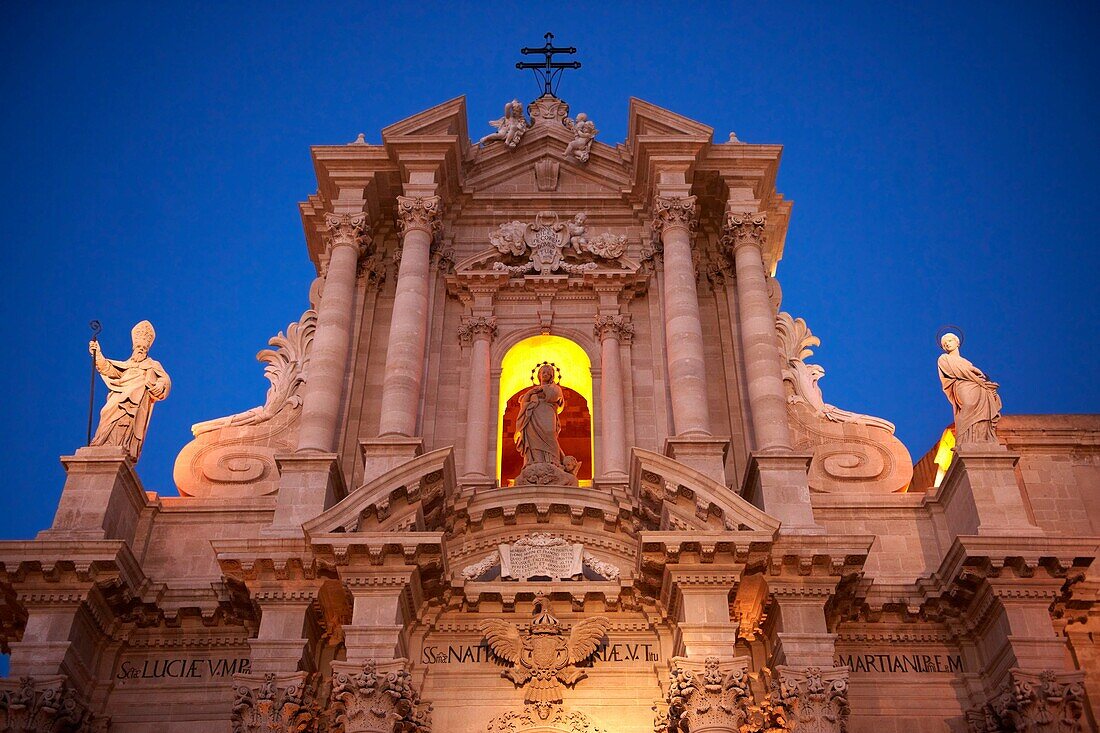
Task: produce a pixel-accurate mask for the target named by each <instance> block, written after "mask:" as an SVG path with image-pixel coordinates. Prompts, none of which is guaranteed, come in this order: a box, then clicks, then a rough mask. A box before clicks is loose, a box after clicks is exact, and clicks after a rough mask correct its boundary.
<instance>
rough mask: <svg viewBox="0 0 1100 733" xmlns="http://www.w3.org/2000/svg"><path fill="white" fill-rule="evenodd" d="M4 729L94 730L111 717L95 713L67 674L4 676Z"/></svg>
mask: <svg viewBox="0 0 1100 733" xmlns="http://www.w3.org/2000/svg"><path fill="white" fill-rule="evenodd" d="M0 685H2V687H0V731H12V732H13V733H14V732H15V731H20V732H22V731H33V732H35V733H37V732H38V731H50V732H51V733H53V732H54V731H57V733H94V732H97V731H105V730H107V723H108V719H106V718H101V717H99V716H94V715H92V714H91V713H90V712H89V711H88V707H87V706H86V705H85V704H84V702H83V700H81V699H80V697H79V696H78V695H77V694H76V691H75V690H74V689H73V688H72V687H70V686H69V684H68V683H67V681H66V680H65V678H64V677H61V676H54V677H41V678H35V677H20V678H19V680H18V681H16V680H11V679H7V680H0Z"/></svg>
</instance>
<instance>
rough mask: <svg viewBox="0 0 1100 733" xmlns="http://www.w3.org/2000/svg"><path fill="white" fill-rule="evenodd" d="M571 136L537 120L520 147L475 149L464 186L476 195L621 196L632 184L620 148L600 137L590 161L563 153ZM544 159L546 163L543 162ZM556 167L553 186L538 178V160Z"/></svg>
mask: <svg viewBox="0 0 1100 733" xmlns="http://www.w3.org/2000/svg"><path fill="white" fill-rule="evenodd" d="M572 139H573V137H572V135H571V134H570V133H569V131H568V130H566V129H565V128H564V127H562V128H560V129H558V128H556V127H555V126H553V125H539V126H536V127H535V128H533V129H532V130H530V131H529V132H528V133H527V134H526V135H525V136H524V137H523V140H522V141H521V142H520V144H519V146H518V147H517V148H516V149H514V150H513V149H509V148H508V147H507V146H506V145H504V144H503V143H501V142H499V141H495V142H491V143H488V144H486V145H483V146H480V147H478V148H476V149H474V150H472V151H471V153H472V154H471V156H470V157H471V158H472V160H469V161H468V162H467V164H466V179H465V181H464V184H463V187H464V189H465V190H466V192H467V193H468V194H470V195H471V196H472V197H473V198H474V200H477V199H481V198H484V199H493V200H499V199H500V198H501V197H504V198H509V197H514V196H516V195H521V196H522V195H534V196H539V195H554V196H561V195H565V196H568V195H569V194H570V193H575V194H576V195H577V196H578V197H589V198H591V197H593V196H594V197H596V198H605V199H606V198H611V199H621V198H622V196H623V191H624V190H625V189H627V188H629V185H630V174H629V170H628V167H627V165H626V164H625V163H624V162H623V160H622V157H621V156H620V155H619V152H618V150H617V149H616V148H613V147H611V146H609V145H605V144H604V143H601V142H600V141H598V140H597V141H595V142H593V144H592V150H591V155H590V157H589V160H588V162H587V163H584V164H581V163H578V162H576V161H574V160H572V159H571V158H567V157H566V156H565V148H566V146H567V145H568V144H569V142H570V141H571V140H572ZM543 161H544V162H543ZM540 162H542V163H541V164H542V165H548V166H551V165H552V166H555V171H556V172H555V175H554V176H553V182H552V185H551V186H546V185H545V184H543V185H542V186H541V187H540V182H539V180H538V176H537V174H536V171H535V169H536V164H540Z"/></svg>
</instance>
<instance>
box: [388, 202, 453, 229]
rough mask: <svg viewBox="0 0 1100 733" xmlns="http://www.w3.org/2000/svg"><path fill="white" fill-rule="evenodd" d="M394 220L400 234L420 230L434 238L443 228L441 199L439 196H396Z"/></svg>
mask: <svg viewBox="0 0 1100 733" xmlns="http://www.w3.org/2000/svg"><path fill="white" fill-rule="evenodd" d="M396 218H397V228H398V230H399V231H400V232H401V233H402V234H405V233H407V232H410V231H412V230H413V229H420V230H422V231H425V232H428V233H429V234H431V235H433V236H434V235H435V234H436V233H437V232H439V230H440V229H442V228H443V199H442V198H440V197H439V196H423V197H416V196H398V197H397V212H396Z"/></svg>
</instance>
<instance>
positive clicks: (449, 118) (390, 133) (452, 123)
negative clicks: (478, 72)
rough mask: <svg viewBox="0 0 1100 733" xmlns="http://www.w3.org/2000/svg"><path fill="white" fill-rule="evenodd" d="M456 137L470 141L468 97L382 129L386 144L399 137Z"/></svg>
mask: <svg viewBox="0 0 1100 733" xmlns="http://www.w3.org/2000/svg"><path fill="white" fill-rule="evenodd" d="M438 135H455V136H458V137H460V138H462V139H463V140H468V139H469V137H470V135H469V133H468V132H467V130H466V97H465V96H461V97H455V98H454V99H450V100H448V101H446V102H443V103H442V104H437V105H436V106H434V107H431V108H429V109H426V110H424V111H423V112H417V113H416V114H415V115H413V116H412V117H406V118H405V119H403V120H401V121H400V122H395V123H393V124H392V125H390V126H388V127H384V128H382V140H383V141H385V142H386V143H389V142H391V141H392V140H393V139H395V138H399V137H433V136H438Z"/></svg>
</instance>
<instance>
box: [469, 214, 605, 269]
mask: <svg viewBox="0 0 1100 733" xmlns="http://www.w3.org/2000/svg"><path fill="white" fill-rule="evenodd" d="M587 222H588V215H587V214H584V213H580V214H577V215H575V216H574V217H573V218H572V219H571V220H569V221H567V222H562V221H559V219H558V215H557V214H556V213H554V212H552V211H543V212H539V213H538V214H537V215H536V216H535V221H534V222H533V223H527V222H522V221H509V222H505V223H504V224H501V225H500V226H499V227H497V230H496V231H495V232H493V233H491V234H490V235H489V242H490V243H491V244H492V245H493V247H494V248H495V249H496V250H497V252H499V253H500V254H501V255H504V256H506V257H508V258H510V259H512V260H513V261H514V260H515V259H519V258H522V257H524V256H526V257H527V261H526V262H523V263H520V264H507V263H505V262H496V263H494V264H493V269H495V270H502V271H505V272H507V273H508V274H510V275H523V274H526V273H529V272H534V273H537V274H539V275H551V274H553V273H556V272H564V273H566V274H570V275H579V274H583V273H585V272H588V271H590V270H594V269H596V268H597V267H598V266H599V265H598V264H597V263H596V262H595V261H593V260H596V259H599V260H608V261H613V260H617V259H618V258H620V257H622V256H623V254H625V253H626V237H625V236H624V235H614V234H610V233H608V232H604V233H603V234H600V235H597V236H594V237H592V238H589V237H588V224H587Z"/></svg>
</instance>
